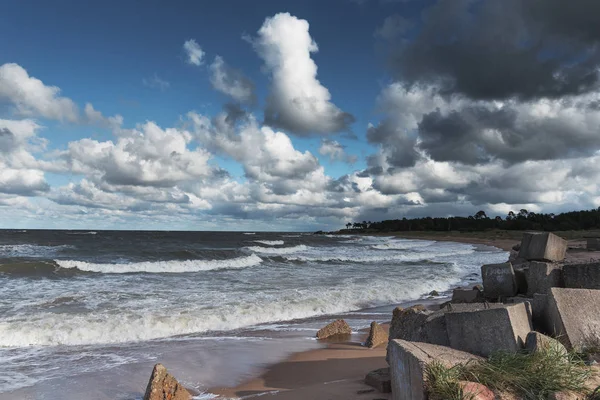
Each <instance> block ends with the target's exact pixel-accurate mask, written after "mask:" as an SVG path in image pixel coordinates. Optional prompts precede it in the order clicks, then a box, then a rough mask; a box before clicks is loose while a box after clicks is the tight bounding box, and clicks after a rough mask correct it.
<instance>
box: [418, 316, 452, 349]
mask: <svg viewBox="0 0 600 400" xmlns="http://www.w3.org/2000/svg"><path fill="white" fill-rule="evenodd" d="M423 328H424V330H425V342H426V343H431V344H437V345H440V346H450V340H449V339H448V331H447V330H446V311H444V310H439V311H436V312H434V313H432V314H430V315H429V316H428V317H427V319H426V320H425V325H424V326H423Z"/></svg>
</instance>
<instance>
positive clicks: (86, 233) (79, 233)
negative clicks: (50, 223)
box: [67, 231, 98, 235]
mask: <svg viewBox="0 0 600 400" xmlns="http://www.w3.org/2000/svg"><path fill="white" fill-rule="evenodd" d="M96 234H98V232H95V231H90V232H67V235H96Z"/></svg>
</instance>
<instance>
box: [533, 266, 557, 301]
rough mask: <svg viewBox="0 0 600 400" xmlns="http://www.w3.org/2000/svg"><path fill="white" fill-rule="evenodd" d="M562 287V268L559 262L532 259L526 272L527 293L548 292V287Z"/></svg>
mask: <svg viewBox="0 0 600 400" xmlns="http://www.w3.org/2000/svg"><path fill="white" fill-rule="evenodd" d="M553 287H564V279H563V268H562V266H561V265H559V264H553V263H547V262H540V261H532V262H531V263H530V264H529V270H528V272H527V294H528V295H529V296H533V295H534V294H535V293H540V294H548V292H549V291H550V288H553Z"/></svg>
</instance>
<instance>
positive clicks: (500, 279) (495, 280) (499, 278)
mask: <svg viewBox="0 0 600 400" xmlns="http://www.w3.org/2000/svg"><path fill="white" fill-rule="evenodd" d="M481 278H482V280H483V294H484V296H485V297H486V298H488V299H497V298H499V297H511V296H514V295H516V294H517V280H516V278H515V271H514V270H513V267H512V264H511V263H510V262H507V263H503V264H487V265H484V266H482V267H481Z"/></svg>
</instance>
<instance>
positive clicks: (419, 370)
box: [389, 339, 481, 400]
mask: <svg viewBox="0 0 600 400" xmlns="http://www.w3.org/2000/svg"><path fill="white" fill-rule="evenodd" d="M389 349H390V373H391V380H392V385H391V386H392V399H393V400H425V399H427V394H426V389H425V385H426V382H425V375H424V373H425V368H426V366H427V364H429V363H431V362H433V361H437V362H440V363H442V364H444V365H445V366H447V367H452V366H454V365H456V364H466V363H467V362H470V361H473V360H480V359H481V358H480V357H477V356H475V355H473V354H469V353H465V352H462V351H458V350H454V349H451V348H448V347H444V346H438V345H435V344H429V343H418V342H408V341H406V340H400V339H395V340H392V341H390V344H389Z"/></svg>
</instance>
